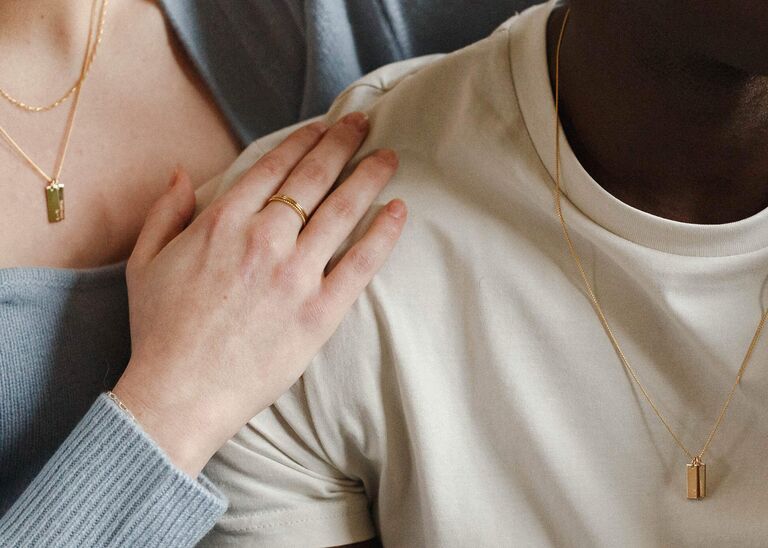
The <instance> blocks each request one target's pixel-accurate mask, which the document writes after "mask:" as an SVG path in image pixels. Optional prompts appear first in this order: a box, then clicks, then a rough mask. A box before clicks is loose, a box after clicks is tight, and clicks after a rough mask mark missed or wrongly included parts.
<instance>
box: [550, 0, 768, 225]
mask: <svg viewBox="0 0 768 548" xmlns="http://www.w3.org/2000/svg"><path fill="white" fill-rule="evenodd" d="M568 6H569V7H570V8H571V15H570V18H569V23H568V28H567V30H566V33H565V35H564V46H563V50H562V58H561V62H560V63H561V64H560V67H561V68H560V81H561V84H562V89H563V91H562V94H561V106H560V112H561V116H560V117H561V121H562V124H563V129H564V133H565V135H566V136H567V137H568V140H569V141H570V143H571V146H572V147H573V149H574V152H575V153H576V156H577V157H578V158H579V161H580V162H581V163H582V164H583V165H584V167H585V168H586V169H587V171H589V173H590V174H591V175H592V176H593V177H594V178H595V180H596V181H598V182H599V184H600V185H601V186H602V187H603V188H605V189H606V190H607V191H608V192H610V193H611V194H613V195H614V196H615V197H617V198H618V199H620V200H621V201H623V202H625V203H627V204H629V205H631V206H634V207H636V208H638V209H641V210H643V211H647V212H648V213H652V214H654V215H659V216H661V217H665V218H668V219H673V220H676V221H681V222H686V223H698V224H719V223H729V222H733V221H738V220H739V219H744V218H746V217H749V216H751V215H754V214H755V213H757V212H758V211H761V210H762V209H764V208H765V207H766V206H768V184H766V183H768V154H766V151H768V55H766V52H768V33H766V32H765V25H766V22H768V4H766V3H765V2H761V1H759V0H740V1H738V2H725V1H718V2H704V3H702V2H693V1H685V0H684V1H676V2H665V1H662V0H656V1H650V2H625V1H613V0H589V1H585V0H582V1H580V0H571V1H570V2H569V4H568ZM565 11H566V7H565V6H562V7H560V8H558V9H556V10H555V11H554V12H553V14H552V17H551V18H550V20H549V24H548V32H547V44H548V52H549V70H550V77H551V80H552V81H553V82H554V66H555V63H554V52H555V46H556V42H557V37H558V32H559V30H560V27H561V26H562V22H563V17H564V15H565Z"/></svg>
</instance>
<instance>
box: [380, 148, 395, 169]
mask: <svg viewBox="0 0 768 548" xmlns="http://www.w3.org/2000/svg"><path fill="white" fill-rule="evenodd" d="M376 156H378V157H379V158H380V159H381V160H383V161H385V162H386V163H388V164H390V165H393V166H396V165H397V163H398V159H397V152H395V151H394V150H392V149H391V148H383V149H381V150H378V151H377V152H376Z"/></svg>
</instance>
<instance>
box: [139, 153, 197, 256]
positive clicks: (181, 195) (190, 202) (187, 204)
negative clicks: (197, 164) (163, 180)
mask: <svg viewBox="0 0 768 548" xmlns="http://www.w3.org/2000/svg"><path fill="white" fill-rule="evenodd" d="M194 212H195V191H194V189H193V188H192V181H190V179H189V175H188V174H187V172H186V171H185V170H184V169H183V168H181V167H178V168H176V171H175V172H174V174H173V176H172V177H171V183H170V185H169V187H168V189H167V190H166V191H165V193H164V194H163V195H162V196H160V198H158V200H157V202H155V204H154V205H153V206H152V208H151V209H150V210H149V214H148V215H147V218H146V220H145V221H144V228H142V229H141V233H140V234H139V238H138V240H137V241H136V246H135V247H134V249H133V253H132V254H131V263H132V265H133V266H134V267H136V266H138V267H141V266H144V265H146V264H147V263H149V262H150V261H151V260H152V259H154V258H155V256H156V255H157V254H158V253H160V251H162V250H163V248H164V247H165V246H166V245H168V243H170V241H171V240H173V239H174V238H175V237H176V236H178V235H179V234H180V233H181V232H182V231H183V230H184V228H185V227H186V226H187V224H188V223H189V221H190V219H191V218H192V215H193V213H194Z"/></svg>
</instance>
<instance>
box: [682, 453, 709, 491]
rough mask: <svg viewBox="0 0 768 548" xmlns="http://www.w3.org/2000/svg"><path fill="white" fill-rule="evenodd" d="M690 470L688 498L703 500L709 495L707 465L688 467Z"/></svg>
mask: <svg viewBox="0 0 768 548" xmlns="http://www.w3.org/2000/svg"><path fill="white" fill-rule="evenodd" d="M686 467H687V470H688V498H689V499H703V498H704V497H705V496H706V494H707V465H706V464H704V463H703V462H699V463H697V464H694V463H689V464H687V465H686Z"/></svg>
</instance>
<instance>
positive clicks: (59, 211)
mask: <svg viewBox="0 0 768 548" xmlns="http://www.w3.org/2000/svg"><path fill="white" fill-rule="evenodd" d="M98 2H99V0H94V1H93V4H92V6H91V18H90V23H89V25H88V40H87V43H86V46H85V54H84V56H83V64H82V66H81V68H80V75H79V77H78V79H77V81H76V82H75V83H74V84H73V85H72V87H70V88H69V89H68V90H67V92H66V93H65V94H64V95H62V96H61V97H59V98H58V99H57V100H55V101H54V102H52V103H50V104H48V105H43V106H32V105H29V104H27V103H25V102H23V101H20V100H19V99H16V98H15V97H13V96H11V95H10V94H9V93H8V92H7V91H6V90H5V89H2V88H0V97H2V98H4V99H5V100H7V101H8V102H9V103H11V104H12V105H13V106H15V107H17V108H20V109H22V110H24V111H26V112H46V111H49V110H52V109H54V108H56V107H58V106H59V105H61V104H63V103H64V102H65V101H66V100H67V99H69V98H70V97H73V100H72V107H71V108H70V111H69V116H68V117H67V123H66V126H65V128H64V138H63V140H62V143H61V147H60V151H59V156H58V159H57V161H56V164H55V166H54V169H53V175H52V176H51V175H48V173H46V172H45V171H44V170H43V169H42V168H41V167H40V166H39V165H38V164H37V162H35V161H34V160H32V158H31V157H30V156H29V154H27V153H26V152H25V151H24V150H23V149H22V148H21V146H19V144H18V143H17V142H16V141H15V140H14V139H13V138H12V137H11V136H10V135H9V134H8V132H7V131H6V130H5V129H4V128H3V127H2V126H0V135H2V137H3V139H5V141H6V142H7V143H8V144H9V145H10V146H11V148H12V149H13V150H14V151H15V152H16V153H18V154H19V156H21V157H22V158H23V159H24V160H25V161H26V162H27V164H29V166H30V167H32V169H34V170H35V171H36V172H37V173H38V174H39V175H40V176H41V177H42V178H43V179H44V180H45V182H46V186H45V202H46V209H47V211H48V222H51V223H56V222H59V221H62V220H64V185H63V184H62V183H61V181H60V176H61V170H62V168H63V167H64V159H65V158H66V156H67V150H68V148H69V142H70V139H71V137H72V128H73V127H74V124H75V116H76V115H77V107H78V105H79V103H80V92H81V91H82V89H83V84H84V83H85V80H86V78H87V76H88V73H89V71H90V68H91V64H92V63H93V60H94V58H95V57H96V52H97V50H98V47H99V44H100V43H101V38H102V35H103V34H104V21H105V19H106V14H107V6H108V4H109V0H103V2H102V4H101V10H99V11H100V13H99V16H98V23H97V24H96V25H95V26H94V21H95V20H96V11H97V10H96V7H97V6H98Z"/></svg>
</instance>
